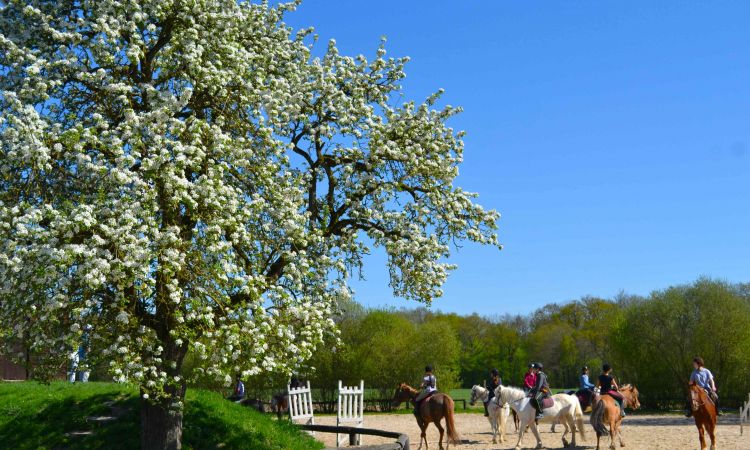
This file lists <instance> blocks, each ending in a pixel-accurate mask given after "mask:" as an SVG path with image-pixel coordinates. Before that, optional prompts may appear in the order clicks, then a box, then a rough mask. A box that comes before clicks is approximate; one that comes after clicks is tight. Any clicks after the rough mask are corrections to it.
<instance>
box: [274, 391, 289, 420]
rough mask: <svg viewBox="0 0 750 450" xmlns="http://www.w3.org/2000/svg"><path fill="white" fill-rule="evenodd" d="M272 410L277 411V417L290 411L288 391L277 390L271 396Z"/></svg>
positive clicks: (279, 417)
mask: <svg viewBox="0 0 750 450" xmlns="http://www.w3.org/2000/svg"><path fill="white" fill-rule="evenodd" d="M271 411H273V412H275V413H276V417H277V418H278V419H279V420H281V418H282V417H283V416H284V414H286V412H287V411H289V394H287V393H286V392H277V393H276V394H273V396H272V397H271Z"/></svg>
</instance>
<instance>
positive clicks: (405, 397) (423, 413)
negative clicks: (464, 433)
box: [391, 383, 459, 450]
mask: <svg viewBox="0 0 750 450" xmlns="http://www.w3.org/2000/svg"><path fill="white" fill-rule="evenodd" d="M417 395H419V391H418V390H416V389H414V388H413V387H411V386H409V385H408V384H406V383H401V384H400V385H399V386H398V387H397V388H396V393H395V394H393V401H392V402H391V405H392V406H398V405H400V404H401V403H403V402H411V403H412V404H414V406H415V407H416V403H415V399H416V398H417ZM414 417H416V418H417V424H418V425H419V428H420V429H421V430H422V436H421V438H420V440H419V448H420V449H421V448H422V441H424V445H425V449H428V448H429V446H428V444H427V433H426V430H427V426H428V425H429V424H430V422H432V423H434V424H435V426H436V427H437V429H438V431H440V444H439V445H440V450H444V449H443V427H442V426H441V425H440V421H441V420H443V417H445V427H446V428H447V429H448V442H447V444H446V446H445V449H447V448H448V447H449V445H450V444H454V445H456V444H458V443H459V438H458V433H456V424H455V422H454V421H453V399H452V398H450V396H448V394H443V393H442V392H436V393H434V394H432V395H431V396H429V397H427V398H426V399H424V400H422V401H421V402H420V403H419V410H418V411H417V412H415V413H414Z"/></svg>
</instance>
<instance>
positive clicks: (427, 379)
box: [414, 365, 437, 414]
mask: <svg viewBox="0 0 750 450" xmlns="http://www.w3.org/2000/svg"><path fill="white" fill-rule="evenodd" d="M435 391H437V378H435V375H433V374H432V366H430V365H428V366H426V367H425V368H424V376H423V377H422V392H420V393H419V395H417V398H415V399H414V414H417V412H418V411H419V403H420V402H421V401H422V400H424V399H425V398H426V397H427V396H428V395H430V394H432V393H433V392H435Z"/></svg>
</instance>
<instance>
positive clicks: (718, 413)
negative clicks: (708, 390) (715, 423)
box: [712, 394, 724, 416]
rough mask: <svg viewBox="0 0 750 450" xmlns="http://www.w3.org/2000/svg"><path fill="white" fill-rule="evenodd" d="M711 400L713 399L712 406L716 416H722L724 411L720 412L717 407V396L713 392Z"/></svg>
mask: <svg viewBox="0 0 750 450" xmlns="http://www.w3.org/2000/svg"><path fill="white" fill-rule="evenodd" d="M712 400H713V401H714V406H715V407H716V415H717V416H723V415H724V413H723V412H721V409H719V396H718V395H716V394H714V396H713V398H712Z"/></svg>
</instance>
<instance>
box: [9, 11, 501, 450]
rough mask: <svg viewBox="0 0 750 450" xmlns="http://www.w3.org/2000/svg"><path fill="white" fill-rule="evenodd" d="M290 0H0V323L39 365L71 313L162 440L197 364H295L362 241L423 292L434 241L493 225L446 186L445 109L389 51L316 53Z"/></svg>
mask: <svg viewBox="0 0 750 450" xmlns="http://www.w3.org/2000/svg"><path fill="white" fill-rule="evenodd" d="M294 6H295V4H283V5H276V6H271V5H268V4H252V3H250V2H246V1H236V0H203V1H194V0H158V1H157V0H153V1H139V2H134V1H125V0H123V1H116V0H77V1H49V0H27V1H16V0H11V1H5V2H0V184H1V186H2V188H1V189H0V327H2V329H3V330H6V336H5V337H6V341H9V342H18V341H23V342H24V343H25V345H27V346H28V348H30V349H31V351H32V352H33V354H34V356H35V358H36V359H37V360H38V361H39V366H38V367H37V368H36V369H35V372H34V373H35V375H36V376H37V377H40V378H44V377H49V376H52V375H53V374H54V373H56V372H59V370H60V369H61V367H64V366H65V364H66V358H67V355H69V353H70V351H71V349H72V348H75V346H77V345H78V343H79V342H80V341H81V339H82V335H83V334H84V333H85V334H86V339H87V340H88V341H89V342H90V347H91V350H90V353H89V354H90V355H91V358H94V359H96V358H99V360H103V361H107V362H108V364H109V369H110V371H111V373H112V375H113V376H114V378H115V379H116V380H117V381H121V382H133V383H136V384H137V385H138V386H140V391H141V395H142V398H143V401H142V402H141V403H142V410H141V424H142V444H143V448H144V449H149V448H179V447H180V441H181V434H182V433H181V430H182V412H181V411H182V407H183V399H184V396H185V389H186V383H187V382H188V381H189V380H186V379H185V377H184V375H183V373H182V366H183V360H184V358H185V356H186V354H188V352H190V353H191V354H194V355H195V356H196V357H197V358H198V359H199V360H200V361H201V370H202V371H203V373H204V374H205V375H209V376H215V377H219V378H221V379H225V380H226V382H227V383H229V382H230V381H231V378H232V376H233V375H234V374H236V373H241V374H244V375H252V374H256V373H259V372H262V371H282V372H283V371H286V372H289V371H291V370H292V369H293V368H294V367H295V366H297V365H298V364H300V363H301V362H303V361H304V360H305V359H306V358H308V357H309V356H310V354H311V352H312V351H313V350H314V349H315V347H316V346H317V345H319V344H320V343H321V341H322V339H323V337H324V336H325V335H326V334H327V333H335V330H334V328H335V327H334V324H333V322H332V320H331V316H332V314H333V313H334V307H333V305H334V304H335V300H336V298H337V297H339V296H347V295H349V290H348V288H347V279H348V278H349V277H350V272H351V271H352V270H353V269H358V268H359V266H360V265H361V258H362V255H364V254H366V253H367V252H368V246H377V247H381V248H383V249H385V251H386V252H387V255H388V267H389V270H390V279H391V286H392V288H393V290H394V293H395V294H396V295H399V296H402V297H405V298H408V299H414V300H418V301H422V302H426V303H429V302H430V301H431V300H432V299H434V298H436V297H439V296H440V295H441V290H440V287H441V285H442V284H443V282H444V281H445V279H446V276H447V274H448V272H449V271H450V270H451V269H452V266H451V265H449V264H447V263H446V262H445V257H446V256H448V252H449V245H450V244H451V243H452V242H453V241H456V240H471V241H475V242H479V243H482V244H491V245H498V244H497V238H496V235H495V232H494V230H495V222H496V220H497V218H498V215H497V213H495V212H494V211H486V210H484V209H483V208H482V207H480V206H478V205H477V204H475V203H474V202H473V197H474V195H473V194H470V193H467V192H465V191H463V190H462V189H460V188H458V187H456V186H454V179H455V177H456V176H457V173H458V172H457V170H458V169H457V166H458V164H459V163H460V162H461V158H462V141H461V133H457V132H455V131H454V130H453V129H451V128H450V127H448V126H447V125H446V120H447V119H449V118H450V117H451V116H453V115H454V114H456V113H457V112H458V111H459V110H458V109H457V108H453V107H445V108H437V107H436V106H435V102H436V100H437V99H438V96H439V93H438V94H436V95H434V96H432V97H430V98H428V99H427V100H426V101H425V102H424V103H422V104H416V103H413V102H403V101H401V89H400V86H399V82H400V80H401V79H402V78H403V77H404V72H403V68H404V64H405V63H406V62H407V59H406V58H400V59H393V58H386V56H385V50H384V48H383V47H382V46H381V47H380V48H379V49H378V50H377V54H376V56H375V57H374V59H372V60H371V61H368V60H367V59H366V58H364V57H362V56H357V57H353V58H352V57H346V56H342V55H340V54H339V53H338V51H337V49H336V46H335V43H334V42H331V43H329V45H328V48H327V50H326V51H324V52H321V55H322V56H320V57H314V56H313V55H312V43H313V42H314V39H313V38H312V37H311V30H302V31H297V32H294V31H293V30H291V29H290V28H289V27H288V26H286V25H285V24H284V23H283V22H282V20H283V15H284V14H285V12H286V11H288V10H291V9H293V8H294Z"/></svg>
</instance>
